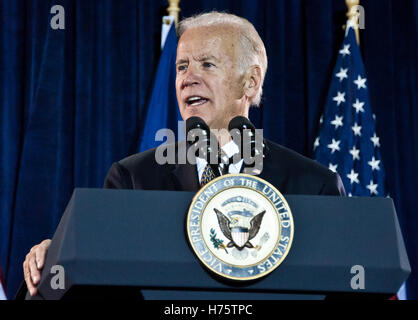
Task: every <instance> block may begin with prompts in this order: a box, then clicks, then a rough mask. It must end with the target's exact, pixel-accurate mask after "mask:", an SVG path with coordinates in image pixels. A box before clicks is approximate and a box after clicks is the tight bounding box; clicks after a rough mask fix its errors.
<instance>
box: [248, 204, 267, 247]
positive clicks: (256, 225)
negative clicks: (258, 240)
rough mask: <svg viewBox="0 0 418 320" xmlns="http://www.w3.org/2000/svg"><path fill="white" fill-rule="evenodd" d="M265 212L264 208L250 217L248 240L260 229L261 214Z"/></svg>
mask: <svg viewBox="0 0 418 320" xmlns="http://www.w3.org/2000/svg"><path fill="white" fill-rule="evenodd" d="M265 213H266V210H264V211H262V212H260V213H259V214H257V215H256V216H255V217H254V218H252V219H251V229H250V231H249V235H248V240H251V239H252V238H254V237H255V236H256V235H257V233H258V231H259V230H260V225H261V221H262V220H263V216H264V214H265Z"/></svg>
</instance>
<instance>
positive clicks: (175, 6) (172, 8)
mask: <svg viewBox="0 0 418 320" xmlns="http://www.w3.org/2000/svg"><path fill="white" fill-rule="evenodd" d="M168 3H169V6H168V8H167V12H168V15H169V16H172V17H174V22H175V26H176V29H177V24H178V22H179V13H180V7H179V3H180V0H168Z"/></svg>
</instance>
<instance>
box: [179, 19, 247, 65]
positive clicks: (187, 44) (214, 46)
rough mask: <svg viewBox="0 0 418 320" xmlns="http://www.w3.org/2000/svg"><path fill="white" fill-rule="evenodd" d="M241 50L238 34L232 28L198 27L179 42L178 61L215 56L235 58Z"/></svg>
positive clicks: (186, 32)
mask: <svg viewBox="0 0 418 320" xmlns="http://www.w3.org/2000/svg"><path fill="white" fill-rule="evenodd" d="M238 48H239V42H238V32H237V30H235V28H233V27H230V26H224V25H222V26H210V27H196V28H192V29H188V30H186V31H185V32H184V33H183V35H182V36H181V38H180V40H179V44H178V47H177V59H184V58H186V57H187V56H188V55H192V56H193V58H199V57H202V56H210V55H214V56H217V57H218V58H222V57H223V56H227V57H229V58H235V57H236V55H237V50H238Z"/></svg>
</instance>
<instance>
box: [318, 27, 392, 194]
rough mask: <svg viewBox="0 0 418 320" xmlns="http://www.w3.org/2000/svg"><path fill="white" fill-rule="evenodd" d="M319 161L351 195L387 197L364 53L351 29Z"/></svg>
mask: <svg viewBox="0 0 418 320" xmlns="http://www.w3.org/2000/svg"><path fill="white" fill-rule="evenodd" d="M314 154H315V159H316V160H317V161H318V162H320V163H322V164H323V165H325V166H327V167H328V168H329V169H330V170H332V171H334V172H338V174H339V175H340V176H341V179H342V181H343V183H344V187H345V190H346V192H347V195H349V196H386V190H385V173H384V170H383V165H382V159H381V157H380V140H379V137H378V136H377V134H376V128H375V116H374V115H373V113H372V110H371V106H370V99H369V93H368V87H367V78H366V73H365V70H364V65H363V61H362V58H361V54H360V49H359V47H358V45H357V42H356V37H355V34H354V30H353V29H352V28H351V27H349V28H348V30H347V33H346V37H345V39H344V42H343V45H342V47H341V50H340V51H339V55H338V59H337V63H336V66H335V68H334V72H333V76H332V81H331V85H330V89H329V92H328V99H327V103H326V106H325V111H324V114H323V116H322V117H321V120H320V131H319V136H318V137H317V138H316V140H315V143H314Z"/></svg>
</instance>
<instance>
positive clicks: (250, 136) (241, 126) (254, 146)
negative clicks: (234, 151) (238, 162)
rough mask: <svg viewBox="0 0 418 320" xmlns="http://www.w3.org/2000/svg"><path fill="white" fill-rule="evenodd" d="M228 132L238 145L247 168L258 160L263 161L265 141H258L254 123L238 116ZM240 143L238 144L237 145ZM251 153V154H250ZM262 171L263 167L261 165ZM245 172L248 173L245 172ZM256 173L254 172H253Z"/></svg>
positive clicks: (230, 124)
mask: <svg viewBox="0 0 418 320" xmlns="http://www.w3.org/2000/svg"><path fill="white" fill-rule="evenodd" d="M228 130H229V132H230V134H231V137H232V139H233V140H234V141H235V143H236V144H237V145H238V148H239V151H240V152H239V155H240V156H241V158H242V159H244V165H243V167H244V166H246V167H247V168H248V167H249V165H250V164H252V163H254V162H256V163H255V164H256V167H259V165H257V160H259V159H262V158H263V157H264V156H263V147H264V144H263V139H262V136H261V140H260V139H257V137H258V136H257V135H256V129H255V126H254V125H253V124H252V122H251V121H250V120H249V119H248V118H246V117H243V116H237V117H235V118H233V119H232V120H231V121H230V122H229V126H228ZM237 142H238V143H237ZM248 152H249V154H248ZM261 169H262V165H261ZM244 171H248V170H245V169H244ZM252 171H254V170H252ZM258 171H259V168H256V172H258Z"/></svg>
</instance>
